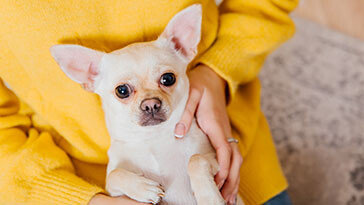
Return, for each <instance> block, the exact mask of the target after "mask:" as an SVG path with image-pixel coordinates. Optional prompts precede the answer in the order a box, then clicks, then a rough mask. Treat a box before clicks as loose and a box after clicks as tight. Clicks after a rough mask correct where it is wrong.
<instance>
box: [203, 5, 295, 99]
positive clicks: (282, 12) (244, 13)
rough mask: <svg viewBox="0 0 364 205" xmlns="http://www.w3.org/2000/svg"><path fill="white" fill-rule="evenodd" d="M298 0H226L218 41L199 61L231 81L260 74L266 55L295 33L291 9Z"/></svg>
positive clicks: (234, 85)
mask: <svg viewBox="0 0 364 205" xmlns="http://www.w3.org/2000/svg"><path fill="white" fill-rule="evenodd" d="M297 3H298V0H225V1H224V2H223V3H222V4H221V6H220V7H219V12H220V18H219V21H220V22H219V30H218V33H217V38H216V41H215V42H214V44H213V45H212V46H211V47H210V48H209V49H208V50H207V51H206V52H205V53H203V54H202V55H201V56H200V57H199V58H198V59H197V60H196V63H203V64H205V65H207V66H209V67H211V68H212V69H213V70H214V71H215V72H217V73H218V74H219V75H220V76H222V77H223V78H224V79H225V80H226V81H227V82H228V85H229V91H230V97H234V94H235V92H236V90H237V87H238V85H240V84H244V83H247V82H250V81H251V80H253V79H254V78H256V77H257V75H258V72H259V70H260V68H261V66H262V64H263V62H264V59H265V57H266V55H267V54H268V53H269V52H271V51H272V50H273V49H275V48H277V47H278V46H279V45H280V44H281V43H282V42H284V41H286V40H287V39H288V38H290V37H291V36H292V35H293V33H294V23H293V22H292V20H291V19H290V17H289V15H288V13H289V12H290V11H292V10H293V9H294V8H295V7H296V5H297Z"/></svg>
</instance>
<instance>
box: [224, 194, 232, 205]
mask: <svg viewBox="0 0 364 205" xmlns="http://www.w3.org/2000/svg"><path fill="white" fill-rule="evenodd" d="M230 197H231V195H229V196H227V197H226V198H225V202H226V204H230Z"/></svg>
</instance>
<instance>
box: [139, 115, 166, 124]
mask: <svg viewBox="0 0 364 205" xmlns="http://www.w3.org/2000/svg"><path fill="white" fill-rule="evenodd" d="M166 120H167V118H166V116H165V115H164V114H160V115H158V114H157V115H143V116H141V118H140V121H139V124H140V125H141V126H143V127H146V126H155V125H159V124H161V123H162V122H164V121H166Z"/></svg>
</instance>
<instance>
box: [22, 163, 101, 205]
mask: <svg viewBox="0 0 364 205" xmlns="http://www.w3.org/2000/svg"><path fill="white" fill-rule="evenodd" d="M30 186H31V187H30V188H31V191H30V194H29V199H28V200H29V201H31V202H32V203H31V204H39V205H41V204H47V205H49V204H52V205H56V204H60V205H61V204H62V205H81V204H82V205H87V204H88V202H89V201H90V199H91V198H92V197H93V196H94V195H95V194H97V193H100V192H104V191H103V189H101V188H100V187H98V186H96V185H92V184H89V183H88V182H86V181H84V180H83V179H81V178H80V177H77V176H76V175H74V174H73V173H70V172H67V171H62V170H55V171H50V172H47V173H45V174H43V175H41V176H39V177H36V178H35V179H34V181H32V183H31V185H30Z"/></svg>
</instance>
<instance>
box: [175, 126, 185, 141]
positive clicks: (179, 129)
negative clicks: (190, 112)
mask: <svg viewBox="0 0 364 205" xmlns="http://www.w3.org/2000/svg"><path fill="white" fill-rule="evenodd" d="M185 130H186V127H185V125H184V124H183V123H177V125H176V128H175V129H174V136H175V137H177V138H182V137H183V136H184V134H185Z"/></svg>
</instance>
